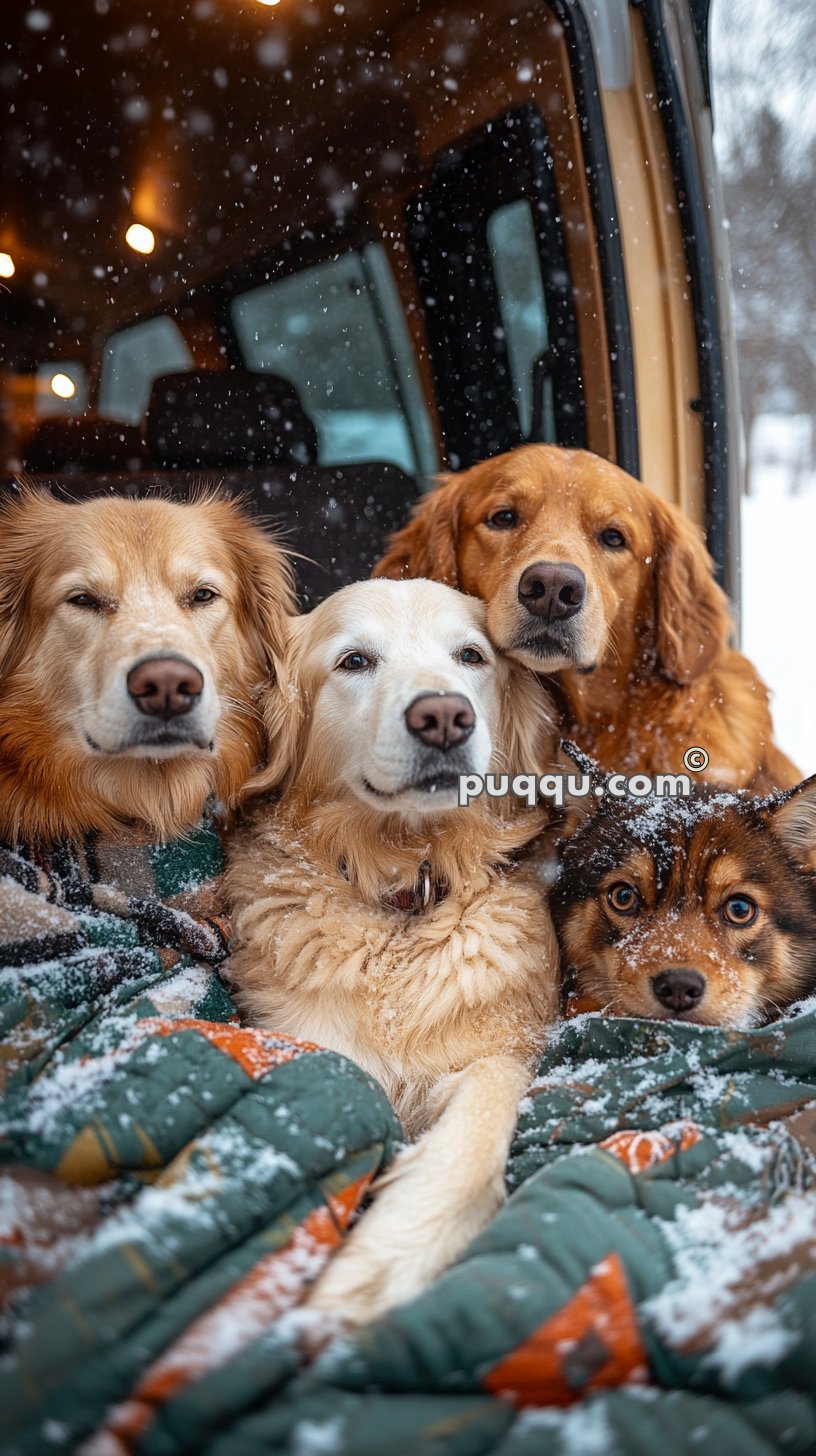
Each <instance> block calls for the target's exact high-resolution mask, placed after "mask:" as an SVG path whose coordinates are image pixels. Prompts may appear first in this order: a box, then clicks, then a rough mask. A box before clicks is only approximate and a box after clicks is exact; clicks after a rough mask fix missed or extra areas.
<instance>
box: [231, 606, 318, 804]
mask: <svg viewBox="0 0 816 1456" xmlns="http://www.w3.org/2000/svg"><path fill="white" fill-rule="evenodd" d="M308 620H309V619H308V617H287V618H285V619H284V624H283V633H284V646H283V650H282V653H281V656H280V660H279V661H278V664H277V668H276V673H275V681H274V684H271V685H270V686H269V687H268V688H267V690H266V692H265V694H264V699H263V716H264V728H265V730H266V742H267V758H266V764H265V766H264V767H263V768H262V769H260V770H259V772H258V773H257V774H255V776H254V777H253V778H252V779H250V781H249V783H248V784H247V785H246V787H245V789H244V791H243V793H242V795H241V799H242V802H245V801H246V800H247V799H250V798H253V797H254V796H255V795H256V794H263V793H268V792H269V791H270V790H272V789H279V788H282V787H283V785H284V784H285V782H286V780H287V779H288V778H289V777H290V775H291V773H292V771H293V769H295V768H296V767H297V765H298V763H299V762H300V759H301V752H302V747H303V734H304V732H305V729H306V726H307V723H308V718H309V712H310V705H309V702H308V695H307V692H306V686H305V684H304V682H303V680H302V673H301V663H302V657H303V654H302V651H301V646H302V639H303V636H304V631H305V625H306V623H307V622H308Z"/></svg>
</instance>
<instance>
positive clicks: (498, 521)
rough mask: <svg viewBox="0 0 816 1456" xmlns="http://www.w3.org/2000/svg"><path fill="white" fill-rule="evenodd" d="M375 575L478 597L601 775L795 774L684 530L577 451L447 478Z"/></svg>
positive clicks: (674, 514)
mask: <svg viewBox="0 0 816 1456" xmlns="http://www.w3.org/2000/svg"><path fill="white" fill-rule="evenodd" d="M375 575H377V576H390V577H401V576H428V577H432V578H434V579H436V580H437V581H443V582H447V583H448V585H449V586H456V587H459V588H460V590H462V591H465V592H469V593H471V594H473V595H475V596H480V597H482V598H483V600H484V601H485V602H487V607H488V630H489V632H490V634H491V636H492V638H493V640H494V641H495V642H496V644H497V645H498V646H499V647H500V648H501V649H502V650H503V651H505V652H507V653H509V654H510V656H512V657H515V658H517V659H518V660H519V661H520V662H523V663H526V664H527V666H528V667H531V668H533V669H534V671H536V672H538V673H546V674H554V678H553V684H554V686H555V688H556V691H557V692H560V695H561V699H562V704H563V716H564V729H565V732H567V733H568V734H569V736H570V737H571V738H574V739H575V740H576V741H577V742H578V743H579V744H580V745H581V747H582V748H583V749H584V750H585V751H586V752H587V753H589V754H591V755H592V757H593V758H595V759H597V761H598V762H599V763H600V764H601V765H603V767H605V768H608V769H614V770H619V771H624V772H634V771H639V772H644V773H660V772H669V773H679V772H682V771H683V755H684V754H685V752H686V750H687V749H688V748H691V747H701V748H703V749H705V751H706V752H707V753H708V755H709V764H708V768H707V771H706V773H705V777H706V778H707V779H709V780H711V781H716V782H718V783H722V784H730V785H734V786H746V785H750V786H751V787H752V788H755V789H757V790H763V789H766V788H770V787H777V786H781V787H789V786H791V785H793V784H795V783H797V782H798V780H799V778H800V775H799V774H798V773H797V771H796V769H795V768H794V767H793V765H792V764H791V763H790V762H789V760H788V759H787V758H786V757H785V756H784V754H783V753H781V752H780V751H779V749H778V748H776V747H775V745H774V743H773V729H772V724H771V715H770V710H769V707H768V691H767V689H766V687H765V686H764V684H763V683H762V681H761V680H760V678H759V677H758V675H757V673H756V671H755V670H754V668H753V667H752V666H751V664H750V662H748V661H747V659H746V658H744V657H742V656H741V655H740V654H739V653H738V652H734V651H733V650H731V648H730V647H729V645H728V643H729V637H730V634H731V619H730V615H729V611H728V603H727V600H726V598H725V595H724V594H723V592H722V591H721V590H720V588H719V587H718V586H717V585H716V583H715V581H714V579H713V577H712V574H711V560H710V558H709V556H708V554H707V552H706V550H705V548H704V546H703V543H702V541H701V539H700V537H699V535H698V533H697V531H696V530H695V528H694V527H693V526H692V525H691V524H690V522H689V521H688V520H686V518H685V517H684V516H683V515H682V513H681V512H680V511H679V510H677V509H676V508H675V507H674V506H672V505H669V504H668V503H667V502H666V501H663V500H661V499H660V497H659V496H657V495H655V493H654V491H652V490H649V489H648V487H646V486H645V485H641V484H640V482H639V481H637V480H634V479H633V478H632V477H631V476H629V475H626V474H625V472H624V471H622V470H619V469H618V468H617V466H615V465H612V464H610V463H609V462H608V461H606V460H602V459H600V458H599V457H598V456H596V455H591V454H589V453H588V452H587V451H585V450H565V449H560V448H559V447H557V446H554V445H528V446H524V447H523V448H521V449H519V450H515V451H512V452H511V453H510V454H507V455H500V456H498V457H497V458H496V459H493V460H487V461H485V462H484V463H483V464H481V465H476V466H474V467H473V469H471V470H467V471H465V472H463V473H462V474H461V475H455V476H449V477H448V478H447V479H446V480H445V481H444V482H443V483H442V484H441V485H440V487H439V489H438V490H435V491H434V492H433V493H432V494H430V495H428V496H426V497H425V499H424V500H422V501H421V502H420V503H419V505H418V506H417V507H416V510H415V512H414V516H413V519H412V520H411V521H410V522H409V524H408V525H407V526H405V527H404V528H403V529H402V530H401V531H398V532H397V534H396V535H395V536H394V537H393V538H392V541H391V543H390V548H389V550H388V552H387V554H386V556H385V557H384V558H383V560H382V561H381V562H380V563H379V564H378V566H377V567H376V569H375Z"/></svg>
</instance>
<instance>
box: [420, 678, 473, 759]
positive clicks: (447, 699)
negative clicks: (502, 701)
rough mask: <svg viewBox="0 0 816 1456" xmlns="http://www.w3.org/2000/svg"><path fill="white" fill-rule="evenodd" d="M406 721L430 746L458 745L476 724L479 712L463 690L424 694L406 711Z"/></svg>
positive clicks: (445, 747) (444, 747)
mask: <svg viewBox="0 0 816 1456" xmlns="http://www.w3.org/2000/svg"><path fill="white" fill-rule="evenodd" d="M405 722H406V726H407V728H408V732H409V733H413V735H414V737H415V738H418V739H419V740H420V742H421V743H424V744H425V746H426V747H427V748H441V750H442V752H443V753H447V751H448V749H449V748H457V747H458V745H459V744H460V743H464V742H465V739H466V738H469V737H470V735H471V733H472V732H473V729H474V728H475V726H476V714H475V713H474V711H473V707H472V705H471V704H470V703H469V702H468V700H467V698H463V697H462V696H461V694H459V693H423V694H422V696H421V697H419V698H414V701H413V702H412V704H411V706H410V707H409V708H406V710H405Z"/></svg>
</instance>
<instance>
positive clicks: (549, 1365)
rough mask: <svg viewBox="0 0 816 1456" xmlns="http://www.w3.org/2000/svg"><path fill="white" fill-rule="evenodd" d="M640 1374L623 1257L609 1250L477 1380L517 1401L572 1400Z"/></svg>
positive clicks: (641, 1357) (639, 1378) (643, 1369)
mask: <svg viewBox="0 0 816 1456" xmlns="http://www.w3.org/2000/svg"><path fill="white" fill-rule="evenodd" d="M646 1377H647V1365H646V1355H645V1352H644V1349H643V1343H642V1341H641V1338H640V1331H639V1329H638V1325H637V1316H636V1313H635V1308H634V1305H633V1304H632V1300H631V1297H630V1294H629V1286H628V1285H627V1282H626V1275H625V1273H624V1269H623V1265H622V1263H621V1261H620V1259H619V1258H618V1255H617V1254H608V1255H607V1256H606V1258H604V1259H601V1261H600V1263H598V1264H596V1265H595V1267H594V1269H592V1270H591V1272H590V1275H589V1278H588V1279H587V1281H586V1283H585V1284H583V1285H582V1286H581V1288H580V1289H579V1290H578V1292H577V1293H576V1294H574V1295H573V1297H572V1299H570V1300H569V1302H568V1303H567V1304H565V1305H564V1306H563V1308H562V1309H560V1310H559V1311H558V1313H557V1314H554V1315H551V1316H550V1318H549V1319H547V1320H545V1321H544V1323H543V1324H542V1325H539V1327H538V1329H537V1330H534V1331H533V1333H532V1334H531V1335H530V1336H529V1337H528V1338H527V1339H526V1340H525V1341H524V1343H523V1344H522V1345H519V1346H518V1347H517V1348H516V1349H515V1350H513V1351H512V1353H511V1354H510V1355H507V1356H505V1358H504V1359H503V1360H500V1361H499V1363H498V1364H497V1365H494V1366H493V1368H492V1370H490V1371H489V1372H488V1374H487V1376H486V1377H485V1379H484V1380H483V1381H482V1384H483V1385H484V1387H485V1389H486V1390H489V1391H490V1393H491V1394H492V1395H498V1396H501V1397H503V1398H504V1399H505V1400H511V1401H512V1402H513V1403H514V1405H517V1406H546V1405H572V1404H573V1402H574V1401H577V1400H580V1399H582V1398H583V1396H585V1395H588V1394H591V1393H592V1392H593V1391H597V1390H604V1389H608V1388H609V1387H611V1386H616V1385H624V1384H633V1383H635V1382H637V1383H642V1382H643V1381H645V1380H646Z"/></svg>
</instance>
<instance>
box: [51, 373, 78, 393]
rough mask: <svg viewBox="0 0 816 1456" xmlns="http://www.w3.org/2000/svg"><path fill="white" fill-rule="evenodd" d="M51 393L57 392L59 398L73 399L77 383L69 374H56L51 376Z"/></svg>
mask: <svg viewBox="0 0 816 1456" xmlns="http://www.w3.org/2000/svg"><path fill="white" fill-rule="evenodd" d="M51 393H52V394H55V395H56V396H57V398H58V399H73V397H74V395H75V394H76V385H75V384H74V381H73V379H69V378H68V375H67V374H54V375H52V377H51Z"/></svg>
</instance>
